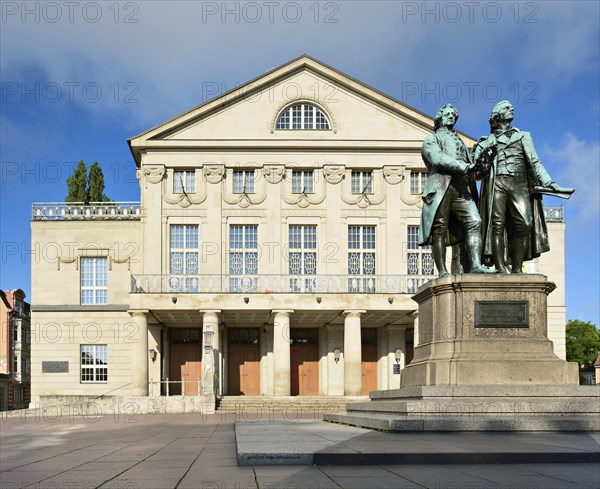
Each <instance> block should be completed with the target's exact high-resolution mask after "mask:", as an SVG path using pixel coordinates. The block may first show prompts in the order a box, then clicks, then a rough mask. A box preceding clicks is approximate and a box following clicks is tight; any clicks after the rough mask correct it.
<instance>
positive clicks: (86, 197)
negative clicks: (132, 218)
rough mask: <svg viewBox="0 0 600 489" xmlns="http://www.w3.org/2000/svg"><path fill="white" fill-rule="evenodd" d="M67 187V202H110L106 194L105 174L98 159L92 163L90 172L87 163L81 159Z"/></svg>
mask: <svg viewBox="0 0 600 489" xmlns="http://www.w3.org/2000/svg"><path fill="white" fill-rule="evenodd" d="M67 189H68V195H67V198H66V199H65V202H83V203H85V204H89V203H90V202H110V199H109V198H108V197H107V196H106V195H105V194H104V174H103V173H102V168H101V167H100V165H99V164H98V162H97V161H94V163H92V164H91V165H90V171H89V174H88V171H87V169H86V166H85V163H84V162H83V160H80V161H79V164H78V165H77V168H75V170H74V171H73V175H71V176H70V177H69V178H67Z"/></svg>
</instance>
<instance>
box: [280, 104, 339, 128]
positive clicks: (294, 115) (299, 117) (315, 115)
mask: <svg viewBox="0 0 600 489" xmlns="http://www.w3.org/2000/svg"><path fill="white" fill-rule="evenodd" d="M275 128H276V129H320V130H327V129H329V128H330V124H329V120H328V119H327V116H326V115H325V114H323V112H321V111H320V110H319V109H317V108H316V107H315V106H314V105H310V104H298V105H293V106H292V107H289V108H287V109H286V110H285V111H283V112H282V113H281V115H280V116H279V119H277V124H276V126H275Z"/></svg>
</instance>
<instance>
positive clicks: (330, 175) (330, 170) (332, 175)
mask: <svg viewBox="0 0 600 489" xmlns="http://www.w3.org/2000/svg"><path fill="white" fill-rule="evenodd" d="M345 173H346V167H345V166H344V165H324V166H323V176H324V177H325V181H326V182H327V183H331V184H332V185H336V184H338V183H340V182H341V181H342V180H343V178H344V176H345Z"/></svg>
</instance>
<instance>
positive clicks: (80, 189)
mask: <svg viewBox="0 0 600 489" xmlns="http://www.w3.org/2000/svg"><path fill="white" fill-rule="evenodd" d="M67 189H68V194H67V198H66V199H65V202H86V201H87V197H88V192H87V169H86V167H85V163H84V162H83V160H79V164H78V165H77V168H75V170H74V171H73V175H71V176H70V177H69V178H67Z"/></svg>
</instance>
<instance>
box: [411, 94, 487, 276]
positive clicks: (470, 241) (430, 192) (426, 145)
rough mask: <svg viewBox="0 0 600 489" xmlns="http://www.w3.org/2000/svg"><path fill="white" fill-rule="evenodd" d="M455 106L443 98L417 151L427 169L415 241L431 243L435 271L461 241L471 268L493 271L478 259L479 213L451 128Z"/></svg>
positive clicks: (469, 167) (465, 159)
mask: <svg viewBox="0 0 600 489" xmlns="http://www.w3.org/2000/svg"><path fill="white" fill-rule="evenodd" d="M457 120H458V111H457V110H456V109H455V108H454V107H453V106H452V105H451V104H446V105H444V106H443V107H442V108H441V109H440V110H438V112H437V114H436V117H435V124H434V129H435V134H432V135H431V136H427V137H426V138H425V140H424V141H423V147H422V149H421V155H422V156H423V161H424V162H425V165H426V166H427V170H428V171H429V177H428V179H427V184H426V185H425V189H424V190H423V211H422V212H421V226H420V228H419V244H420V245H428V244H431V248H432V253H433V260H434V262H435V265H436V267H437V269H438V273H439V276H440V277H444V276H446V275H450V274H449V273H448V270H447V269H446V246H448V245H454V244H455V243H458V242H461V241H464V242H465V248H466V249H467V252H468V256H469V265H470V269H469V270H468V271H469V272H470V273H495V272H494V271H493V270H490V269H489V268H487V267H485V266H483V265H482V264H481V251H482V242H481V217H480V216H479V212H478V211H477V203H476V199H477V187H476V186H475V178H474V174H473V170H474V168H475V164H474V163H473V162H472V160H471V158H470V154H469V152H468V151H467V148H466V146H465V144H464V143H463V141H462V139H461V138H460V136H459V135H458V134H457V133H456V132H455V131H454V124H456V121H457Z"/></svg>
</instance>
